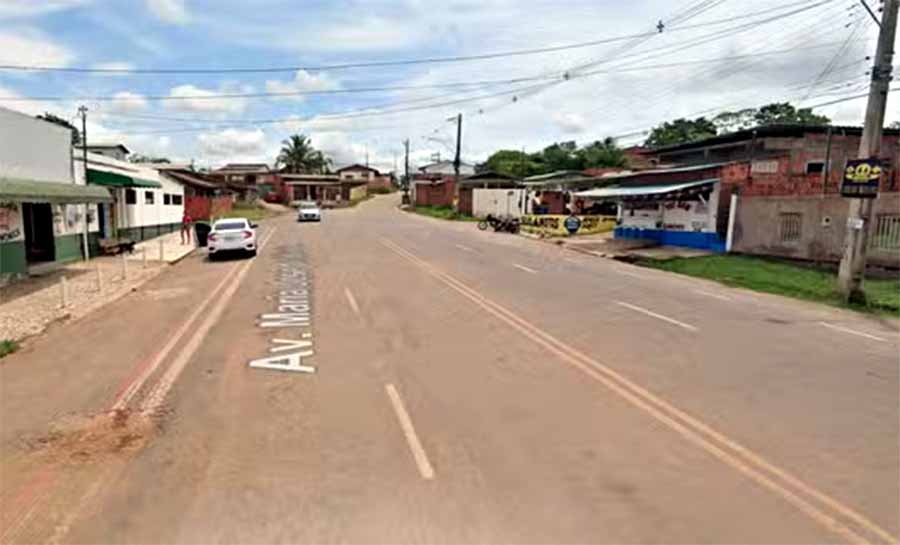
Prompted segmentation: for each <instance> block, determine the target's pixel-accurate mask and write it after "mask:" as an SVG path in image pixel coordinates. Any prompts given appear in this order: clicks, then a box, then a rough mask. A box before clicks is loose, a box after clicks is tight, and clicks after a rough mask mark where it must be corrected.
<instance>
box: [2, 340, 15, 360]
mask: <svg viewBox="0 0 900 545" xmlns="http://www.w3.org/2000/svg"><path fill="white" fill-rule="evenodd" d="M18 349H19V343H17V342H16V341H11V340H9V339H6V340H3V341H0V358H2V357H4V356H8V355H10V354H12V353H13V352H15V351H16V350H18Z"/></svg>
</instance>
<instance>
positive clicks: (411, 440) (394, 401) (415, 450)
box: [384, 384, 434, 480]
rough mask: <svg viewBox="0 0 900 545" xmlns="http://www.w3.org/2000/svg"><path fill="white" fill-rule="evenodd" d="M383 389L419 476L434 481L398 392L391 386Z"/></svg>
mask: <svg viewBox="0 0 900 545" xmlns="http://www.w3.org/2000/svg"><path fill="white" fill-rule="evenodd" d="M384 389H385V390H387V395H388V397H389V398H390V400H391V405H392V406H393V407H394V413H396V414H397V420H399V421H400V427H401V428H402V429H403V435H405V436H406V442H407V443H408V444H409V450H411V451H412V455H413V458H415V460H416V466H417V467H418V468H419V474H421V475H422V478H423V479H426V480H431V479H434V468H433V467H431V462H429V461H428V455H427V454H425V449H424V448H422V443H420V442H419V436H418V435H416V429H415V428H414V427H413V424H412V420H411V419H410V418H409V413H407V412H406V407H404V406H403V400H402V399H401V398H400V392H398V391H397V388H396V387H394V385H393V384H385V386H384Z"/></svg>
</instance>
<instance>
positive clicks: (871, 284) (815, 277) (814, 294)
mask: <svg viewBox="0 0 900 545" xmlns="http://www.w3.org/2000/svg"><path fill="white" fill-rule="evenodd" d="M638 264H639V265H642V266H645V267H652V268H655V269H662V270H665V271H670V272H675V273H679V274H686V275H689V276H696V277H699V278H707V279H709V280H715V281H717V282H721V283H722V284H725V285H727V286H735V287H740V288H748V289H751V290H756V291H764V292H767V293H775V294H778V295H784V296H787V297H794V298H796V299H805V300H807V301H817V302H820V303H825V304H828V305H833V306H839V307H846V308H852V309H855V310H859V311H864V312H873V313H880V314H889V315H891V316H896V317H900V278H893V279H874V278H873V279H866V282H865V290H866V298H867V299H868V302H867V304H866V305H865V306H861V305H848V304H846V303H844V302H843V300H842V299H841V297H840V295H839V294H838V293H837V291H836V286H837V274H836V273H834V272H832V271H825V270H821V269H815V268H811V267H805V266H801V265H797V264H793V263H788V262H785V261H778V260H773V259H764V258H758V257H750V256H738V255H716V256H704V257H687V258H675V259H667V260H663V261H657V260H651V259H644V260H641V261H639V262H638Z"/></svg>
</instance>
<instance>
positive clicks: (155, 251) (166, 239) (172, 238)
mask: <svg viewBox="0 0 900 545" xmlns="http://www.w3.org/2000/svg"><path fill="white" fill-rule="evenodd" d="M160 244H162V257H163V258H164V259H161V258H160ZM196 248H197V241H196V240H195V236H194V232H193V229H191V243H190V244H182V243H181V233H180V232H179V231H176V232H174V233H169V234H167V235H162V236H160V237H156V238H152V239H150V240H145V241H144V242H140V243H138V244H136V245H135V246H134V253H132V254H128V259H129V260H130V261H143V260H144V259H145V256H144V254H145V252H146V260H147V261H165V262H166V263H170V264H171V263H177V262H179V261H181V260H182V259H184V257H185V256H187V255H188V254H190V253H191V252H192V251H194V250H195V249H196Z"/></svg>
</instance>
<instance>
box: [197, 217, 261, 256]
mask: <svg viewBox="0 0 900 545" xmlns="http://www.w3.org/2000/svg"><path fill="white" fill-rule="evenodd" d="M256 227H257V225H256V224H255V223H250V220H248V219H246V218H228V219H221V220H218V221H217V222H215V223H214V224H213V226H212V231H210V232H209V236H208V237H207V239H206V245H207V249H208V250H209V258H210V259H214V258H215V256H217V255H219V254H221V253H223V252H243V253H246V254H249V255H250V256H251V257H252V256H255V255H256Z"/></svg>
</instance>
